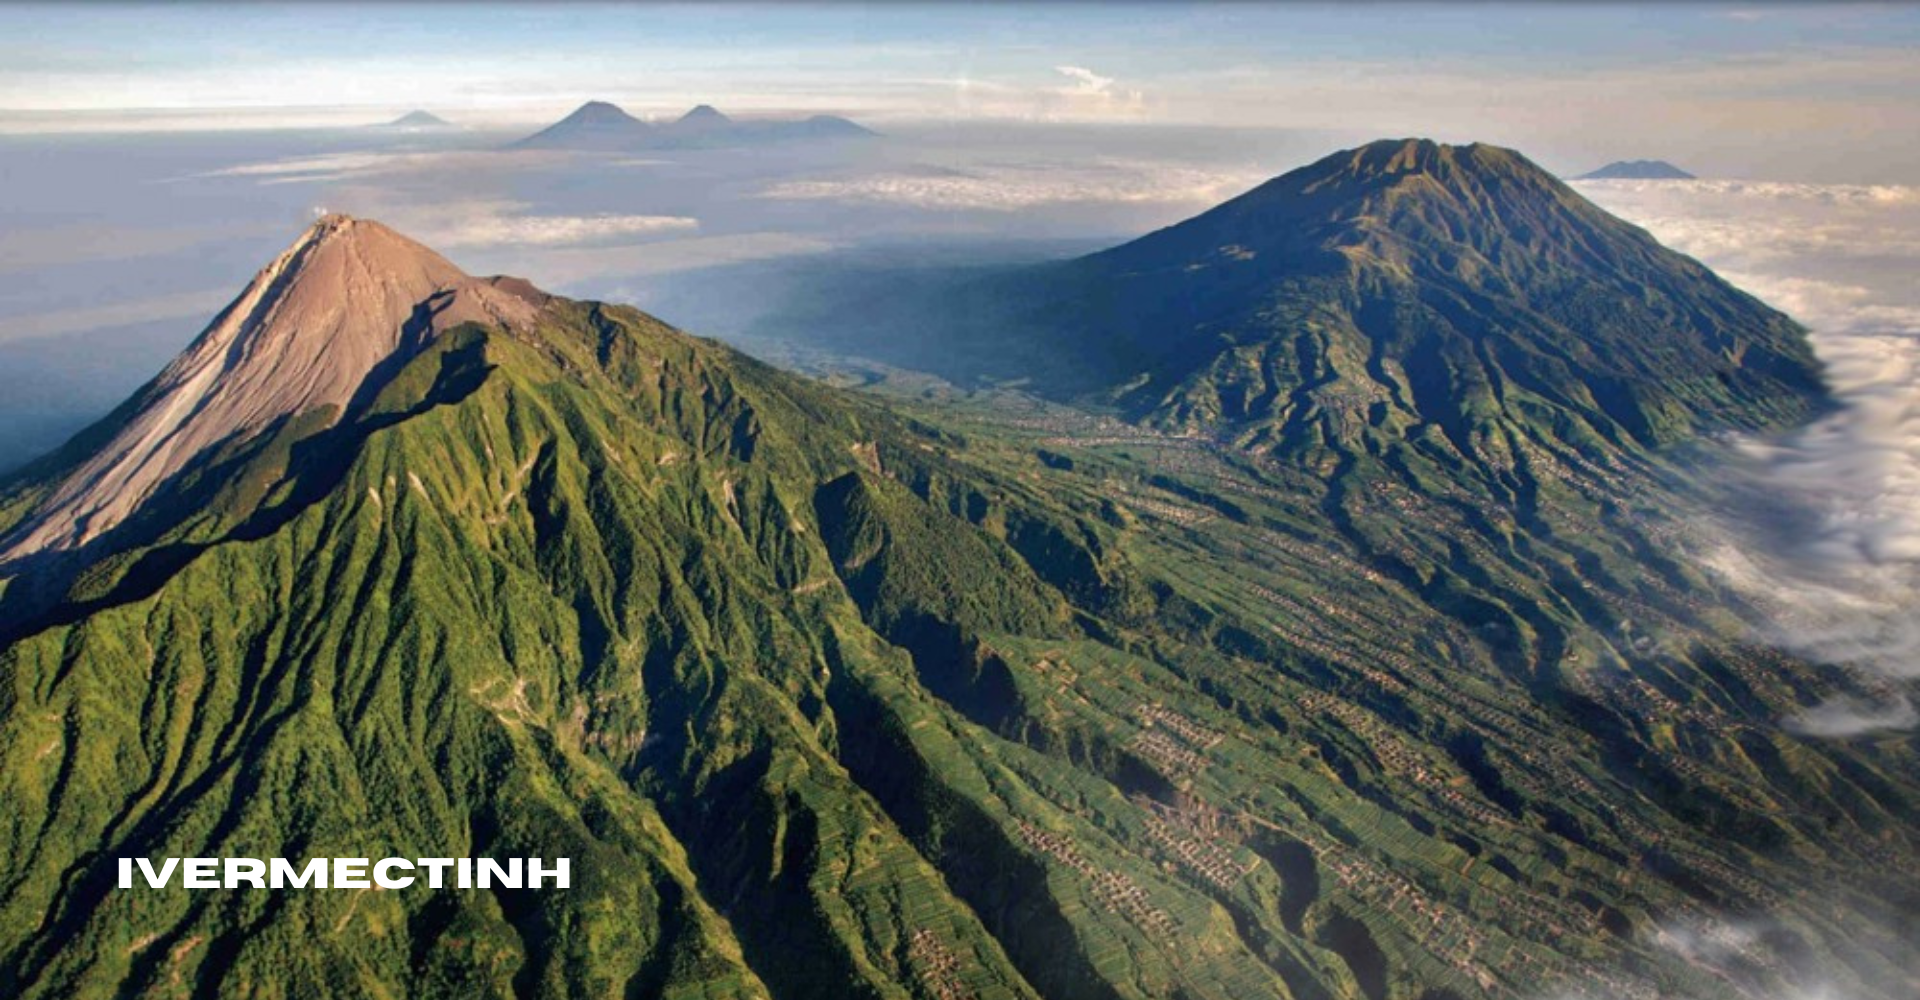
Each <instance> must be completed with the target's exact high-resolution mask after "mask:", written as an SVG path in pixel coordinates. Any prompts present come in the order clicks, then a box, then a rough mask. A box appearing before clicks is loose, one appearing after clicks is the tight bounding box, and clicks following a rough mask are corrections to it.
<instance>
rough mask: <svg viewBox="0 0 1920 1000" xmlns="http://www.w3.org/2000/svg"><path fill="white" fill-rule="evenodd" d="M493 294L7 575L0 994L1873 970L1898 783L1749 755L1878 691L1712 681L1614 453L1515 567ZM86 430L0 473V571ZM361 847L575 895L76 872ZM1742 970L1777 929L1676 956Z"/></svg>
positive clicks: (1407, 527) (1552, 500)
mask: <svg viewBox="0 0 1920 1000" xmlns="http://www.w3.org/2000/svg"><path fill="white" fill-rule="evenodd" d="M461 287H463V288H465V287H469V286H466V285H462V286H461ZM487 287H489V288H500V287H503V286H502V285H500V284H498V283H493V284H489V285H487ZM515 294H516V295H517V296H519V297H520V298H521V299H522V300H524V301H530V302H538V303H539V308H538V310H537V312H536V313H535V314H533V315H532V317H531V318H530V319H529V318H526V317H524V316H521V315H520V314H518V313H515V314H513V315H514V317H515V318H514V319H513V321H511V322H507V321H493V320H489V319H485V318H482V319H477V320H474V321H469V322H462V323H458V324H452V325H447V326H445V328H444V329H441V330H439V331H438V332H437V333H434V334H433V335H432V336H430V337H428V338H426V339H425V340H424V341H422V342H420V343H419V344H418V345H417V347H416V348H414V349H412V350H410V352H409V353H407V354H406V355H405V356H404V357H403V358H402V360H401V361H400V362H398V363H396V364H394V365H391V366H377V367H376V368H375V369H374V370H373V371H372V372H371V373H370V374H369V375H368V381H367V383H366V385H365V386H364V392H362V393H356V394H355V397H356V400H357V402H356V403H355V404H354V405H352V406H350V407H348V408H346V409H344V410H339V411H335V410H325V411H321V412H309V413H299V414H292V415H289V416H288V417H287V418H286V419H284V420H283V421H281V422H279V423H277V424H275V425H274V426H272V427H271V428H269V429H267V430H264V431H262V432H260V433H258V434H256V435H253V436H251V437H242V438H238V439H234V440H228V441H225V442H223V443H222V444H221V445H220V446H219V447H218V448H217V449H215V450H212V451H210V452H208V453H207V454H206V455H205V456H204V457H203V458H201V459H200V460H199V461H196V462H195V463H193V465H192V466H191V469H190V471H189V472H188V473H186V474H184V475H183V476H182V477H180V478H179V479H178V480H176V481H173V482H171V483H169V484H168V485H167V486H166V487H165V488H164V489H162V490H160V491H158V492H156V493H155V494H154V495H153V496H152V498H150V499H149V500H148V501H147V503H146V504H145V505H143V508H142V511H141V513H140V514H139V515H137V516H136V517H134V518H133V519H131V520H129V521H128V522H127V524H126V525H125V526H124V527H123V528H121V529H117V530H116V531H115V532H113V533H110V534H108V535H103V536H100V538H99V539H97V540H96V541H94V542H92V543H89V544H87V545H82V546H80V547H78V548H75V549H73V550H71V551H63V552H57V553H51V554H46V553H43V554H38V555H36V556H34V557H32V558H30V559H27V560H23V561H20V562H16V563H14V564H10V565H8V566H6V567H4V568H0V574H4V575H6V576H7V577H8V579H7V582H6V589H5V590H4V591H0V610H4V611H5V612H6V616H5V621H6V623H7V637H6V640H5V642H6V644H5V646H4V648H3V649H0V781H3V782H4V783H5V785H4V787H5V801H6V802H8V803H9V805H10V808H9V809H8V810H7V811H6V814H5V816H6V818H5V821H4V822H0V857H4V858H5V859H6V860H5V861H4V862H0V994H5V995H9V996H23V997H89V996H120V995H176V994H189V995H221V996H228V995H232V996H263V997H292V996H448V997H454V996H458V997H471V996H604V995H609V994H620V995H629V996H671V997H774V998H779V1000H788V998H814V997H819V998H829V997H832V998H838V997H887V998H894V997H925V998H943V1000H948V998H957V997H975V998H981V1000H985V998H994V997H1039V996H1044V997H1052V998H1079V997H1089V998H1136V997H1138V998H1144V997H1166V998H1172V997H1181V998H1222V1000H1225V998H1236V1000H1238V998H1248V997H1302V998H1366V1000H1439V998H1443V997H1461V998H1467V997H1507V996H1533V995H1537V994H1538V993H1540V992H1541V991H1543V990H1549V989H1551V990H1556V991H1559V992H1572V993H1575V994H1576V995H1578V993H1579V992H1581V991H1589V992H1590V994H1591V995H1595V996H1633V997H1652V996H1662V995H1671V996H1690V997H1693V996H1698V997H1738V996H1746V997H1762V996H1778V995H1780V993H1781V991H1782V990H1784V989H1788V988H1793V987H1796V986H1803V985H1806V984H1809V983H1814V982H1823V983H1826V982H1830V983H1834V984H1838V985H1839V986H1840V987H1841V988H1845V989H1848V990H1853V991H1856V992H1858V993H1859V995H1861V996H1866V997H1886V998H1892V997H1896V996H1900V995H1902V993H1901V990H1902V989H1903V988H1904V985H1905V984H1911V983H1912V982H1913V981H1914V980H1913V977H1914V976H1915V975H1920V970H1916V969H1915V968H1914V967H1913V956H1912V955H1911V954H1910V949H1908V948H1907V947H1906V943H1905V942H1906V940H1907V937H1905V936H1903V935H1906V934H1907V933H1908V932H1909V931H1910V930H1911V927H1903V926H1902V925H1901V924H1900V922H1899V921H1900V919H1901V914H1903V913H1905V914H1911V913H1912V912H1913V911H1912V907H1913V901H1914V900H1915V899H1916V898H1920V878H1917V877H1916V873H1915V866H1914V859H1915V857H1916V845H1915V842H1914V833H1913V831H1914V829H1915V820H1916V815H1917V814H1920V788H1917V787H1916V779H1915V777H1914V776H1915V775H1916V774H1920V771H1916V769H1915V768H1914V767H1913V764H1914V763H1915V760H1914V751H1915V747H1914V746H1913V743H1912V741H1911V740H1910V739H1904V738H1888V739H1883V740H1876V741H1862V742H1859V743H1851V744H1847V743H1822V742H1809V741H1804V740H1800V739H1798V738H1794V737H1791V736H1789V735H1787V734H1786V733H1784V732H1782V731H1781V730H1780V729H1779V727H1778V726H1777V725H1776V724H1775V722H1776V720H1777V719H1778V718H1779V716H1780V715H1781V714H1783V713H1786V712H1790V711H1794V710H1796V709H1797V707H1798V706H1801V705H1804V704H1807V703H1809V702H1811V701H1813V700H1815V699H1817V698H1819V697H1823V696H1825V695H1827V694H1831V693H1835V692H1852V693H1856V694H1868V693H1871V692H1869V691H1866V690H1865V689H1864V688H1863V683H1864V682H1863V681H1861V680H1860V679H1858V678H1854V677H1851V676H1849V675H1847V674H1846V673H1845V672H1843V671H1839V670H1835V669H1832V668H1825V667H1820V666H1817V665H1812V664H1805V663H1798V662H1794V661H1792V660H1789V659H1787V658H1784V657H1780V656H1778V655H1777V654H1772V653H1769V652H1767V651H1765V650H1757V649H1754V648H1752V647H1750V646H1747V645H1745V644H1744V643H1743V642H1742V641H1741V640H1740V639H1739V636H1741V635H1742V634H1744V633H1743V632H1741V630H1740V629H1739V628H1738V623H1737V621H1735V620H1734V618H1733V616H1732V614H1731V613H1730V612H1728V611H1726V610H1723V608H1722V605H1723V604H1724V600H1723V598H1721V597H1720V595H1717V594H1716V593H1715V592H1714V591H1713V588H1712V586H1711V584H1710V582H1708V581H1706V580H1704V579H1702V578H1700V577H1699V576H1698V575H1697V574H1695V573H1693V572H1692V571H1691V570H1689V569H1688V568H1687V567H1686V566H1685V565H1684V563H1683V561H1681V560H1678V559H1676V558H1673V557H1671V554H1670V553H1665V552H1663V551H1662V547H1661V539H1662V537H1663V536H1662V532H1663V531H1665V530H1667V529H1666V527H1665V525H1667V524H1668V522H1666V521H1663V520H1661V517H1660V515H1659V514H1658V513H1657V512H1654V511H1651V510H1649V509H1647V506H1648V505H1650V504H1651V503H1653V502H1655V501H1658V500H1660V499H1661V498H1663V497H1664V494H1662V493H1660V492H1659V487H1658V486H1657V484H1655V483H1653V482H1652V481H1651V480H1646V479H1643V478H1640V476H1641V473H1639V472H1638V471H1636V468H1635V466H1634V465H1632V464H1631V463H1625V462H1602V461H1600V460H1593V461H1588V462H1585V463H1583V464H1570V465H1568V466H1566V467H1564V468H1561V469H1559V470H1558V474H1556V475H1553V476H1541V477H1540V481H1539V484H1538V486H1537V487H1536V488H1535V489H1534V491H1533V492H1532V494H1531V498H1532V499H1531V501H1530V507H1529V508H1528V511H1527V512H1526V515H1525V516H1526V517H1527V518H1529V521H1528V523H1527V524H1526V526H1525V527H1524V529H1523V528H1521V527H1520V526H1518V525H1516V523H1515V521H1514V520H1513V515H1512V514H1511V513H1502V512H1500V511H1497V510H1490V509H1486V508H1484V506H1483V505H1482V503H1481V501H1480V499H1479V498H1478V497H1475V496H1472V495H1469V494H1467V493H1465V492H1464V491H1463V490H1462V489H1461V488H1459V487H1457V486H1453V485H1451V482H1450V481H1449V480H1447V479H1445V478H1440V479H1435V480H1432V481H1423V480H1421V479H1419V478H1418V477H1417V476H1416V477H1414V478H1413V479H1412V480H1409V479H1408V478H1407V470H1409V469H1413V468H1415V466H1412V465H1407V466H1404V467H1400V466H1394V465H1392V464H1391V463H1390V462H1388V461H1386V460H1383V459H1376V458H1368V459H1366V460H1364V461H1360V460H1356V461H1351V462H1349V463H1348V464H1347V465H1346V466H1345V467H1344V468H1343V471H1342V474H1341V475H1340V476H1339V477H1337V478H1336V479H1332V480H1328V479H1322V478H1319V477H1317V476H1315V475H1311V474H1308V473H1306V472H1303V471H1302V469H1301V467H1300V466H1298V465H1295V464H1291V463H1282V462H1277V461H1273V460H1271V459H1269V458H1263V457H1259V456H1256V455H1253V454H1250V453H1248V452H1247V451H1245V450H1243V449H1238V448H1231V447H1225V448H1223V447H1219V446H1217V445H1215V444H1213V443H1209V442H1203V441H1200V440H1196V439H1192V438H1186V437H1179V436H1168V435H1163V434H1160V433H1158V432H1155V431H1152V430H1139V429H1126V430H1116V429H1115V427H1114V426H1112V425H1108V424H1102V423H1099V422H1097V421H1094V420H1092V419H1091V418H1087V417H1084V416H1081V415H1078V414H1075V413H1072V412H1070V411H1055V410H1050V409H1049V410H1041V411H1039V412H1036V413H1032V414H1025V413H1017V412H1006V411H1004V410H1001V409H993V410H988V411H986V412H983V413H973V414H969V413H967V412H958V411H951V410H949V411H942V412H940V413H902V412H901V411H899V410H898V409H897V408H894V407H888V406H882V405H880V404H878V403H876V402H873V401H871V400H869V399H866V398H864V397H861V396H856V395H851V394H846V393H841V392H836V391H833V390H830V389H827V388H825V387H822V386H819V385H817V384H815V383H812V382H808V381H806V380H803V379H799V378H797V377H794V376H790V375H787V374H783V373H781V372H778V371H775V370H773V369H771V368H769V367H767V366H764V365H761V364H759V363H757V362H754V361H752V360H751V359H749V358H746V357H744V356H742V355H740V354H737V353H735V352H733V351H731V350H729V349H727V348H724V347H721V346H719V345H717V344H713V343H711V342H706V341H701V340H696V339H693V338H690V337H687V336H685V335H683V334H681V333H679V332H677V331H675V330H672V329H671V328H668V327H666V326H665V325H663V324H661V323H659V322H657V321H655V320H653V319H651V318H650V317H647V316H645V315H643V314H641V313H638V312H636V311H633V310H630V309H624V308H619V307H613V306H603V305H598V304H592V303H576V302H568V301H565V300H561V299H548V298H545V297H534V296H533V294H532V293H530V292H526V291H525V290H522V291H520V292H516V293H515ZM131 416H133V414H128V413H122V414H120V415H117V416H116V417H114V418H109V423H108V424H107V425H105V426H103V427H102V428H101V429H100V430H99V431H98V432H96V433H93V434H91V435H89V436H84V437H83V438H82V439H80V440H79V441H77V442H76V443H75V445H74V446H72V448H70V449H69V451H68V452H66V453H64V454H62V455H57V456H55V457H54V458H52V459H50V460H49V461H47V462H45V463H42V464H41V465H40V466H38V467H37V468H36V469H35V470H32V471H30V472H29V473H28V474H27V475H25V476H24V477H23V478H20V479H17V480H15V481H13V482H12V483H10V484H8V485H7V486H6V487H5V489H4V492H0V511H4V514H3V515H0V530H5V529H8V528H12V527H14V526H17V525H21V524H28V523H31V521H32V518H33V517H34V511H35V509H36V507H37V505H38V504H40V503H42V502H44V499H45V498H46V497H47V496H49V495H50V494H51V493H52V492H53V491H54V490H55V488H56V487H57V485H58V484H59V483H60V482H61V481H62V476H63V473H64V472H65V471H66V470H68V469H70V468H75V467H83V460H84V459H85V457H86V455H87V453H88V451H89V449H90V448H92V447H97V446H98V442H100V441H102V440H104V439H108V438H111V437H112V434H113V432H114V431H115V429H116V428H117V427H118V426H120V425H121V424H123V423H125V422H126V421H127V420H128V419H129V418H130V417H131ZM1538 461H1545V460H1544V459H1539V460H1538ZM1535 467H1536V468H1539V467H1540V466H1535ZM1409 481H1411V482H1412V483H1413V485H1412V486H1411V487H1410V486H1408V485H1407V484H1408V482H1409ZM1623 495H1636V496H1641V497H1645V498H1649V499H1648V502H1647V504H1643V505H1639V506H1636V505H1627V504H1623V503H1622V502H1621V500H1620V497H1621V496H1623ZM1643 640H1644V641H1643ZM362 854H366V855H371V856H375V857H378V856H382V855H389V854H391V855H396V856H406V857H412V856H460V855H468V854H472V855H488V856H521V855H536V856H545V857H552V856H561V855H564V856H570V857H572V858H573V860H574V879H573V881H574V887H573V888H572V889H569V890H566V891H557V890H522V891H513V890H499V891H487V892H464V893H432V892H424V891H416V890H405V891H398V892H355V891H350V890H348V891H327V892H283V893H266V892H238V891H236V892H188V891H185V890H179V889H169V890H163V891H148V890H139V891H120V890H115V889H113V888H112V887H111V886H112V881H111V880H112V877H113V865H112V859H114V858H117V857H121V856H153V857H165V856H214V857H217V856H226V855H237V856H286V857H302V856H309V855H311V856H329V855H349V856H359V855H362ZM1867 872H1871V873H1872V875H1871V877H1863V873H1867ZM1909 919H1910V918H1909ZM1735 921H1740V922H1743V923H1742V926H1744V925H1745V923H1758V922H1762V921H1764V926H1765V927H1766V928H1767V929H1766V931H1765V933H1763V934H1755V935H1748V936H1747V937H1745V938H1741V939H1740V940H1739V942H1738V947H1737V948H1735V949H1733V950H1732V951H1731V952H1730V953H1729V954H1724V955H1723V954H1720V953H1717V952H1716V953H1714V954H1712V955H1710V956H1707V957H1701V955H1700V954H1699V953H1697V952H1695V953H1689V952H1687V951H1686V950H1684V949H1679V948H1676V947H1675V946H1674V945H1673V944H1672V941H1673V940H1678V937H1677V935H1680V934H1682V933H1694V934H1695V936H1696V937H1697V936H1700V935H1709V934H1711V933H1716V932H1715V931H1714V930H1713V929H1714V928H1718V927H1720V926H1722V925H1725V926H1734V922H1735ZM1696 928H1697V929H1698V930H1697V932H1696V931H1695V930H1692V929H1696Z"/></svg>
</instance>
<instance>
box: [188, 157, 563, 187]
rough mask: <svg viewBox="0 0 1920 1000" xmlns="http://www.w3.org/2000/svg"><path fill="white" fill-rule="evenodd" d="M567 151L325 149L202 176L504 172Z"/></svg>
mask: <svg viewBox="0 0 1920 1000" xmlns="http://www.w3.org/2000/svg"><path fill="white" fill-rule="evenodd" d="M565 155H566V154H564V153H555V152H548V151H543V150H440V151H433V152H406V153H379V152H358V153H323V154H320V155H317V156H294V157H284V158H281V159H275V160H262V161H258V162H254V163H241V164H237V165H235V166H231V167H222V168H220V169H218V170H210V171H207V172H206V173H203V174H198V175H195V176H198V177H252V178H258V179H259V183H261V184H322V183H331V182H335V181H343V180H353V179H359V178H366V177H375V176H388V175H397V174H410V173H426V172H429V171H449V170H485V171H498V170H502V169H515V168H524V167H529V166H532V167H537V166H540V165H542V164H544V163H548V162H551V161H554V160H558V159H561V158H564V157H565Z"/></svg>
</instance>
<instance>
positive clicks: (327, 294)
mask: <svg viewBox="0 0 1920 1000" xmlns="http://www.w3.org/2000/svg"><path fill="white" fill-rule="evenodd" d="M541 298H542V296H540V295H539V293H537V292H532V291H531V290H530V289H523V288H518V287H516V286H513V285H511V284H501V283H498V282H495V281H487V280H482V279H477V278H472V277H469V276H468V275H466V274H465V273H463V272H462V271H461V270H460V269H459V268H457V267H455V266H454V265H453V264H451V263H449V262H448V261H447V260H446V259H445V258H443V257H441V256H440V255H439V254H436V253H434V252H433V251H431V250H428V249H427V248H426V247H423V246H421V245H420V244H418V243H415V242H414V241H412V240H409V239H407V238H406V237H404V236H401V235H400V234H398V233H396V232H394V231H393V230H391V229H388V228H387V227H385V226H382V225H380V224H379V223H377V222H369V221H362V220H356V219H352V218H349V217H347V216H344V215H330V216H327V217H326V218H323V219H321V220H320V221H318V222H316V223H315V224H314V225H313V226H312V228H310V229H308V230H307V231H306V232H305V233H303V234H301V236H300V238H299V239H298V240H295V241H294V244H293V245H292V246H291V247H288V248H287V250H286V252H284V253H282V254H281V255H280V256H279V257H277V258H275V259H274V261H273V263H271V264H269V265H267V266H266V267H265V268H263V269H261V271H260V273H259V274H257V275H255V276H254V279H253V281H252V282H251V283H249V284H248V285H247V288H246V290H245V291H244V292H242V293H241V294H240V297H239V298H237V299H235V300H234V302H233V304H232V305H230V306H228V307H227V308H226V310H225V311H223V312H222V313H221V314H220V315H219V317H218V318H216V319H215V320H214V321H213V323H212V325H210V326H208V327H207V329H206V331H205V332H203V333H202V334H201V335H200V336H199V338H198V339H196V340H195V341H194V342H193V344H192V345H191V346H190V347H188V348H187V350H186V352H185V353H184V354H182V355H180V357H179V358H177V359H176V360H175V361H174V362H173V363H172V364H170V365H168V366H167V368H166V369H165V370H164V371H162V372H161V373H160V375H159V376H158V377H157V378H155V379H154V380H153V381H152V382H151V383H149V384H148V385H147V386H145V387H144V388H142V389H141V390H140V392H139V393H138V394H137V395H135V397H134V398H133V399H132V400H130V401H129V402H128V403H127V404H126V405H125V406H123V407H121V408H120V409H119V410H118V411H117V412H116V413H115V414H114V415H113V416H111V417H109V418H108V424H109V426H108V427H102V428H96V429H94V430H93V431H90V432H87V433H86V434H83V435H82V438H83V439H86V440H89V441H91V440H92V439H97V438H104V442H103V443H101V444H99V445H98V447H97V448H96V449H95V450H94V451H93V452H92V453H91V454H89V455H87V456H85V457H84V458H83V459H81V460H79V461H78V462H74V463H70V467H69V468H66V469H62V470H61V472H60V475H59V476H58V478H57V482H56V484H54V485H52V486H51V488H50V489H48V490H47V492H46V493H45V495H44V497H42V498H38V499H37V500H36V501H35V502H34V503H33V504H32V506H31V509H30V510H29V512H28V513H27V514H26V516H25V517H24V518H23V519H21V520H20V521H19V522H18V523H17V524H15V525H14V527H13V529H12V530H11V531H9V532H7V533H6V535H5V536H3V537H0V563H3V562H8V561H13V560H19V559H24V558H27V557H29V556H32V555H35V554H36V553H40V552H44V551H47V550H54V549H67V548H72V547H74V546H78V545H83V544H86V543H87V542H90V541H92V540H94V539H96V538H99V537H100V536H101V535H103V534H105V533H106V532H108V531H111V530H112V529H113V528H115V527H116V526H118V525H119V524H120V523H121V522H122V521H124V520H125V519H126V518H127V517H128V516H129V515H130V514H131V513H132V512H133V511H134V510H135V509H136V508H138V507H139V506H140V505H141V503H142V502H144V501H145V500H146V499H147V498H148V497H150V496H152V495H153V493H154V491H155V490H156V489H158V488H159V487H160V486H161V485H162V484H163V483H165V482H167V481H168V480H169V479H171V478H172V477H174V476H176V475H178V474H179V473H180V472H182V471H183V470H184V469H186V468H187V467H188V466H189V465H190V464H191V463H193V462H194V461H196V460H197V459H201V458H203V457H205V456H206V455H207V453H208V452H209V451H210V450H212V449H215V448H217V447H220V446H222V445H233V444H238V443H242V442H244V441H246V440H247V439H249V438H251V437H253V436H255V435H257V434H259V433H261V432H262V431H264V430H266V429H267V428H269V427H272V426H274V425H276V424H278V423H280V422H282V421H286V420H290V419H293V418H297V417H304V416H308V415H313V417H314V419H316V420H317V421H319V425H320V426H325V425H326V424H328V423H331V422H332V421H334V420H337V419H339V417H340V416H342V415H343V414H345V413H346V412H347V411H348V410H349V409H351V408H352V407H353V406H354V405H355V403H356V402H364V401H365V393H367V392H368V391H370V390H371V389H377V388H378V379H377V378H375V376H376V374H377V373H379V372H380V370H381V369H382V368H383V367H391V366H393V365H397V364H403V363H404V362H405V361H406V359H407V358H408V357H410V356H411V355H412V354H413V353H414V352H416V351H418V350H419V349H420V348H421V347H422V346H423V345H424V344H425V343H426V342H427V341H428V340H430V339H431V338H433V337H434V336H435V335H437V334H438V333H439V332H440V331H442V330H445V329H446V328H448V327H449V326H452V325H455V324H458V323H463V322H468V321H480V322H487V323H497V324H503V325H510V326H511V325H525V324H526V323H528V322H530V321H531V319H532V318H533V316H534V314H535V313H536V312H537V311H538V309H539V307H540V299H541Z"/></svg>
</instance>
